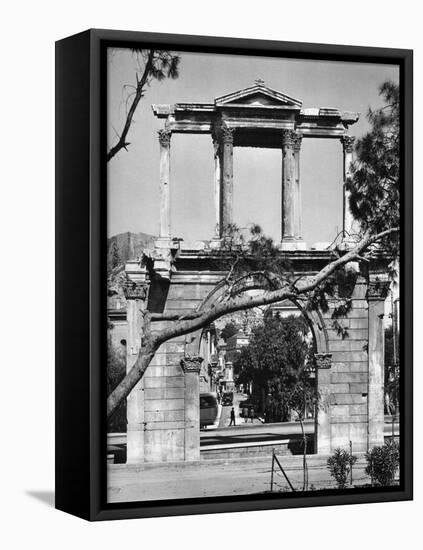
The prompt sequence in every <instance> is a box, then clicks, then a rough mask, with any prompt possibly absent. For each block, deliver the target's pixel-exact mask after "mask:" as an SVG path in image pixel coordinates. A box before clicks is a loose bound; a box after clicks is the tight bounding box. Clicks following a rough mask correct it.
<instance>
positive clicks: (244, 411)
mask: <svg viewBox="0 0 423 550" xmlns="http://www.w3.org/2000/svg"><path fill="white" fill-rule="evenodd" d="M242 416H243V417H244V422H247V420H248V409H247V407H244V408H243V409H242Z"/></svg>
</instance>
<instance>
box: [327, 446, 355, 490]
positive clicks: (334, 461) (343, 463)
mask: <svg viewBox="0 0 423 550" xmlns="http://www.w3.org/2000/svg"><path fill="white" fill-rule="evenodd" d="M356 462H357V457H356V456H354V455H352V454H350V453H349V452H348V451H346V450H345V449H335V451H334V453H333V455H332V456H330V457H329V458H328V460H327V467H328V468H329V471H330V475H331V476H332V477H333V478H334V479H335V481H336V484H337V486H338V489H345V487H346V486H347V483H348V477H349V476H350V473H351V468H352V467H353V466H354V464H355V463H356Z"/></svg>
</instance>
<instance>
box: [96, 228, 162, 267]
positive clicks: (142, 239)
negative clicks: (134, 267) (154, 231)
mask: <svg viewBox="0 0 423 550" xmlns="http://www.w3.org/2000/svg"><path fill="white" fill-rule="evenodd" d="M155 239H156V237H155V236H154V235H149V234H148V233H131V232H129V231H128V232H126V233H120V234H119V235H114V236H113V237H110V238H109V239H107V268H108V270H110V269H113V268H114V267H116V266H117V265H119V264H125V263H126V262H127V261H128V260H135V259H136V258H138V257H139V256H141V254H142V252H143V250H145V249H146V248H152V246H153V243H154V240H155Z"/></svg>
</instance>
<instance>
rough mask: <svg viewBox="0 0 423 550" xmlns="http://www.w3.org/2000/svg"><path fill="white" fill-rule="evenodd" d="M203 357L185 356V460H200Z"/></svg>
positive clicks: (182, 361)
mask: <svg viewBox="0 0 423 550" xmlns="http://www.w3.org/2000/svg"><path fill="white" fill-rule="evenodd" d="M202 362H203V358H202V357H191V356H185V357H184V358H183V359H181V367H182V370H183V371H184V374H185V460H200V380H199V375H200V370H201V364H202Z"/></svg>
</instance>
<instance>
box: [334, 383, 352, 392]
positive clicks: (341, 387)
mask: <svg viewBox="0 0 423 550" xmlns="http://www.w3.org/2000/svg"><path fill="white" fill-rule="evenodd" d="M330 391H331V393H349V391H350V385H349V384H331V385H330Z"/></svg>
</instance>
